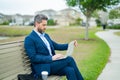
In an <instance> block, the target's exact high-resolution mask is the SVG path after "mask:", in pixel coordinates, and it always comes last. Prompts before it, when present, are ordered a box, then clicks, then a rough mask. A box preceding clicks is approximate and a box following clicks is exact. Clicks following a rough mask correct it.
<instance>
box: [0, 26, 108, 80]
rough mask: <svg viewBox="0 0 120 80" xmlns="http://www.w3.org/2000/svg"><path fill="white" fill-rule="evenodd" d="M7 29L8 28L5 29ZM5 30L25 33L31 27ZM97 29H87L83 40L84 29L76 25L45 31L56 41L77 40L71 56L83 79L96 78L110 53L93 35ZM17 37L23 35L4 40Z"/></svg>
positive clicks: (27, 32)
mask: <svg viewBox="0 0 120 80" xmlns="http://www.w3.org/2000/svg"><path fill="white" fill-rule="evenodd" d="M1 28H3V27H0V33H1ZM7 29H9V30H8V31H7ZM5 30H6V34H7V33H9V31H10V32H11V33H12V30H15V31H16V30H20V31H21V30H22V34H24V35H26V34H29V33H30V32H31V30H32V27H30V28H29V27H21V28H20V27H18V28H17V27H11V28H8V27H7V28H6V27H5ZM97 31H98V30H97V29H96V28H94V29H89V40H84V33H85V30H84V29H81V28H78V27H65V28H63V27H62V28H49V29H47V31H46V32H47V33H48V34H49V35H50V36H51V38H52V39H53V40H55V41H56V42H58V43H67V42H70V41H72V40H77V41H78V47H76V48H75V49H74V53H73V57H74V59H75V60H76V62H77V65H78V67H79V70H80V71H81V73H82V75H83V77H84V79H85V80H97V77H98V76H99V74H100V73H101V71H102V69H103V68H104V66H105V64H106V63H107V61H108V57H109V55H110V49H109V47H108V46H107V44H106V43H105V42H104V41H103V40H101V39H99V38H98V37H97V36H95V33H96V32H97ZM18 33H19V32H18V31H16V33H15V34H18ZM9 34H10V33H9ZM19 34H20V33H19ZM17 39H24V36H23V37H17V38H10V39H8V40H6V41H10V40H17ZM0 42H5V40H1V41H0ZM56 53H63V54H65V53H66V52H65V51H62V52H60V51H56ZM63 80H64V79H63Z"/></svg>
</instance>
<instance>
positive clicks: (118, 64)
mask: <svg viewBox="0 0 120 80" xmlns="http://www.w3.org/2000/svg"><path fill="white" fill-rule="evenodd" d="M116 31H120V30H109V31H102V32H97V33H96V35H97V36H98V37H100V38H101V39H103V40H104V41H105V42H106V43H107V44H108V45H109V47H110V49H111V56H110V58H109V60H110V62H108V63H107V64H106V66H105V68H104V69H103V71H102V73H101V74H100V76H99V77H98V79H97V80H120V36H116V35H114V34H113V33H114V32H116Z"/></svg>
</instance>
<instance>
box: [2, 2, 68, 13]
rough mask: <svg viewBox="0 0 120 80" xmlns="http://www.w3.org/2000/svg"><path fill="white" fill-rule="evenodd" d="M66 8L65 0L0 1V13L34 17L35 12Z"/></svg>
mask: <svg viewBox="0 0 120 80" xmlns="http://www.w3.org/2000/svg"><path fill="white" fill-rule="evenodd" d="M65 8H68V6H67V5H66V1H65V0H0V13H3V14H7V15H11V14H16V13H19V14H22V15H34V13H35V12H36V11H41V10H45V9H53V10H56V11H59V10H62V9H65Z"/></svg>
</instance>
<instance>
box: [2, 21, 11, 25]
mask: <svg viewBox="0 0 120 80" xmlns="http://www.w3.org/2000/svg"><path fill="white" fill-rule="evenodd" d="M1 25H9V22H8V21H4V22H3V23H1Z"/></svg>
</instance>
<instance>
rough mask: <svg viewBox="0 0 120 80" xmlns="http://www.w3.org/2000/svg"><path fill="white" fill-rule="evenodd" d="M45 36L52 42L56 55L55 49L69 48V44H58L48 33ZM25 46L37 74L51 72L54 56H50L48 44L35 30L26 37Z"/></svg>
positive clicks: (53, 53) (52, 49)
mask: <svg viewBox="0 0 120 80" xmlns="http://www.w3.org/2000/svg"><path fill="white" fill-rule="evenodd" d="M45 38H46V39H47V40H48V42H49V44H50V47H51V51H52V55H55V50H67V48H68V44H58V43H56V42H54V41H53V40H52V39H51V38H50V37H49V35H48V34H46V33H45ZM24 47H25V50H26V53H27V55H28V56H29V58H30V61H31V63H32V69H33V70H34V72H35V73H36V74H37V75H40V74H41V72H42V71H48V73H50V63H51V62H52V56H50V54H49V51H48V49H47V46H46V45H45V44H44V42H43V41H42V39H41V38H40V37H39V36H38V34H37V33H36V32H35V31H34V30H33V31H32V32H31V34H29V35H28V36H27V37H26V38H25V42H24Z"/></svg>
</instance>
